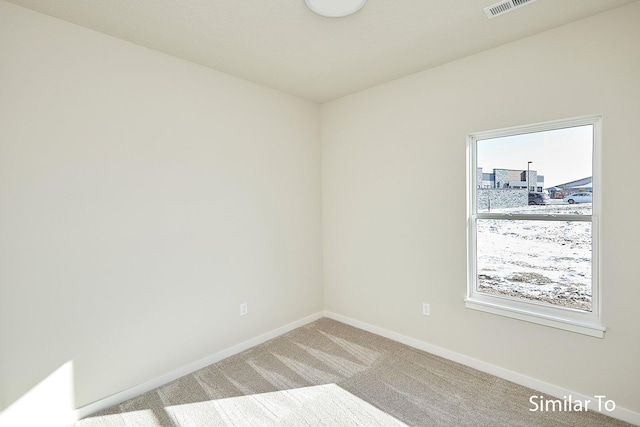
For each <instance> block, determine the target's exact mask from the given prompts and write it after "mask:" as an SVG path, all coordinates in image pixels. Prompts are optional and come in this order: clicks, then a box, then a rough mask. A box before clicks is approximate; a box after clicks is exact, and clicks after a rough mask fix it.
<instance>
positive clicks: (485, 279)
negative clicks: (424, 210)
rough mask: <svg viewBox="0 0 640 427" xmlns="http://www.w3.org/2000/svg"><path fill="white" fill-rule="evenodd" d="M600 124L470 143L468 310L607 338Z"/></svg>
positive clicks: (532, 128)
mask: <svg viewBox="0 0 640 427" xmlns="http://www.w3.org/2000/svg"><path fill="white" fill-rule="evenodd" d="M600 126H601V119H600V117H586V118H578V119H570V120H561V121H555V122H549V123H542V124H536V125H529V126H523V127H517V128H510V129H501V130H496V131H487V132H479V133H474V134H471V135H469V137H468V142H467V153H468V183H467V185H468V215H467V216H468V227H467V230H468V251H469V254H468V267H467V268H468V286H467V297H466V299H465V301H466V306H467V307H468V308H471V309H476V310H482V311H485V312H489V313H493V314H498V315H503V316H508V317H512V318H516V319H519V320H525V321H530V322H534V323H538V324H542V325H546V326H551V327H556V328H560V329H565V330H569V331H573V332H578V333H583V334H586V335H591V336H595V337H599V338H602V337H603V336H604V331H605V328H604V326H603V325H602V322H601V307H600V306H601V300H600V283H599V280H598V278H599V273H598V265H599V263H598V217H599V214H600V210H599V206H600V205H599V203H600V199H601V193H600V187H599V183H600V176H599V166H598V165H599V161H600V156H599V150H600V134H601V132H600Z"/></svg>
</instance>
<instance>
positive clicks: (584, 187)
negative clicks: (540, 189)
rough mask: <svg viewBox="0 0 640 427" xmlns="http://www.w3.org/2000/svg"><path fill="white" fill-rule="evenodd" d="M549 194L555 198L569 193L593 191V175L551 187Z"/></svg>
mask: <svg viewBox="0 0 640 427" xmlns="http://www.w3.org/2000/svg"><path fill="white" fill-rule="evenodd" d="M548 190H549V194H550V195H551V197H554V198H561V197H564V196H566V195H569V194H573V193H578V192H589V193H591V192H593V177H591V176H589V177H587V178H582V179H578V180H575V181H570V182H565V183H564V184H560V185H556V186H554V187H549V188H548Z"/></svg>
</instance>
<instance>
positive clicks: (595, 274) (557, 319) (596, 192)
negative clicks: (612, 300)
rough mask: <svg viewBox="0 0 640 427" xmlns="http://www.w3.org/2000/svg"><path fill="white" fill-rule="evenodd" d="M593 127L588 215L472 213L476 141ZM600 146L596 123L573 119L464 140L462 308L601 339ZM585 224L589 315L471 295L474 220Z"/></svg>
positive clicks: (474, 208) (590, 119)
mask: <svg viewBox="0 0 640 427" xmlns="http://www.w3.org/2000/svg"><path fill="white" fill-rule="evenodd" d="M584 125H593V147H592V150H593V153H592V154H593V155H592V173H593V181H592V185H593V204H592V214H591V215H590V216H589V215H564V214H563V215H545V214H500V213H478V210H477V193H478V191H477V188H478V182H477V173H476V171H477V141H479V140H485V139H491V138H500V137H506V136H514V135H520V134H526V133H534V132H542V131H550V130H557V129H564V128H570V127H577V126H584ZM601 144H602V117H601V116H588V117H579V118H573V119H565V120H557V121H552V122H545V123H538V124H532V125H526V126H517V127H512V128H506V129H498V130H492V131H484V132H476V133H472V134H469V135H468V136H467V236H468V239H467V273H468V275H467V296H466V298H465V304H466V307H467V308H470V309H473V310H480V311H483V312H487V313H493V314H497V315H501V316H506V317H511V318H514V319H519V320H524V321H528V322H532V323H536V324H540V325H545V326H550V327H554V328H559V329H563V330H566V331H572V332H577V333H581V334H585V335H589V336H593V337H597V338H604V333H605V331H606V328H605V326H604V325H603V324H602V298H601V296H602V293H601V280H600V278H601V276H600V268H599V265H600V262H599V261H600V243H599V242H600V239H599V218H600V212H601V199H602V190H601V182H600V179H601V169H600V164H601V158H602V156H601ZM558 218H562V220H571V221H590V222H591V233H592V240H591V245H592V251H591V274H592V276H591V283H592V288H591V292H592V295H591V303H592V311H591V312H587V311H583V310H577V309H571V308H565V307H560V306H552V305H548V304H543V303H538V302H535V301H529V300H523V299H514V298H509V297H503V296H499V295H492V294H488V293H483V292H479V291H478V290H477V277H478V274H477V229H476V223H477V220H479V219H501V220H541V221H558V220H559V219H558Z"/></svg>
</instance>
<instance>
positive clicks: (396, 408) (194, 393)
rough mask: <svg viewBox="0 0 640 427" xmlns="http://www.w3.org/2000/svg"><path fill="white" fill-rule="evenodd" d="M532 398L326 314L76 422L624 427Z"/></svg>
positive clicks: (90, 425)
mask: <svg viewBox="0 0 640 427" xmlns="http://www.w3.org/2000/svg"><path fill="white" fill-rule="evenodd" d="M533 394H536V395H541V393H539V392H537V391H534V390H532V389H529V388H526V387H522V386H519V385H517V384H514V383H511V382H509V381H505V380H503V379H500V378H498V377H495V376H492V375H489V374H486V373H483V372H480V371H478V370H475V369H472V368H469V367H466V366H464V365H461V364H458V363H455V362H452V361H449V360H446V359H443V358H440V357H437V356H434V355H431V354H429V353H425V352H423V351H420V350H416V349H414V348H411V347H408V346H406V345H403V344H400V343H397V342H395V341H392V340H389V339H386V338H383V337H380V336H378V335H374V334H371V333H369V332H366V331H363V330H360V329H357V328H354V327H351V326H348V325H345V324H343V323H340V322H337V321H334V320H330V319H326V318H325V319H320V320H318V321H316V322H313V323H310V324H308V325H305V326H303V327H301V328H298V329H295V330H293V331H291V332H289V333H287V334H285V335H282V336H280V337H277V338H274V339H272V340H270V341H268V342H266V343H264V344H261V345H259V346H256V347H253V348H251V349H249V350H247V351H244V352H242V353H240V354H237V355H235V356H232V357H230V358H228V359H225V360H222V361H220V362H218V363H215V364H213V365H210V366H208V367H206V368H203V369H201V370H199V371H196V372H194V373H193V374H191V375H187V376H184V377H182V378H180V379H178V380H176V381H173V382H171V383H169V384H166V385H164V386H162V387H159V388H157V389H155V390H152V391H150V392H148V393H145V394H143V395H141V396H139V397H137V398H134V399H132V400H129V401H126V402H124V403H122V404H120V405H118V406H115V407H113V408H110V409H108V410H105V411H103V412H101V413H98V414H94V415H93V416H90V417H87V418H85V419H83V420H80V421H79V422H78V423H77V424H76V425H77V426H78V427H96V426H100V427H111V426H127V427H128V426H166V427H183V426H224V427H227V426H239V427H240V426H252V427H263V426H404V425H409V426H627V425H629V424H627V423H624V422H622V421H619V420H616V419H613V418H610V417H607V416H605V415H602V414H599V413H596V412H592V411H588V412H553V411H550V412H532V411H530V410H529V409H531V408H532V405H531V403H530V402H529V398H530V397H531V396H532V395H533ZM549 398H550V399H553V398H552V397H549Z"/></svg>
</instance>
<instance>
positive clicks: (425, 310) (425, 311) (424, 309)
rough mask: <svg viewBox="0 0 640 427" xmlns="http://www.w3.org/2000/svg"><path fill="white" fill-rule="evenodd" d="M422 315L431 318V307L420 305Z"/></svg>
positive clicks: (425, 304) (424, 303)
mask: <svg viewBox="0 0 640 427" xmlns="http://www.w3.org/2000/svg"><path fill="white" fill-rule="evenodd" d="M422 314H424V315H425V316H431V306H430V305H429V304H427V303H426V302H423V303H422Z"/></svg>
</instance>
